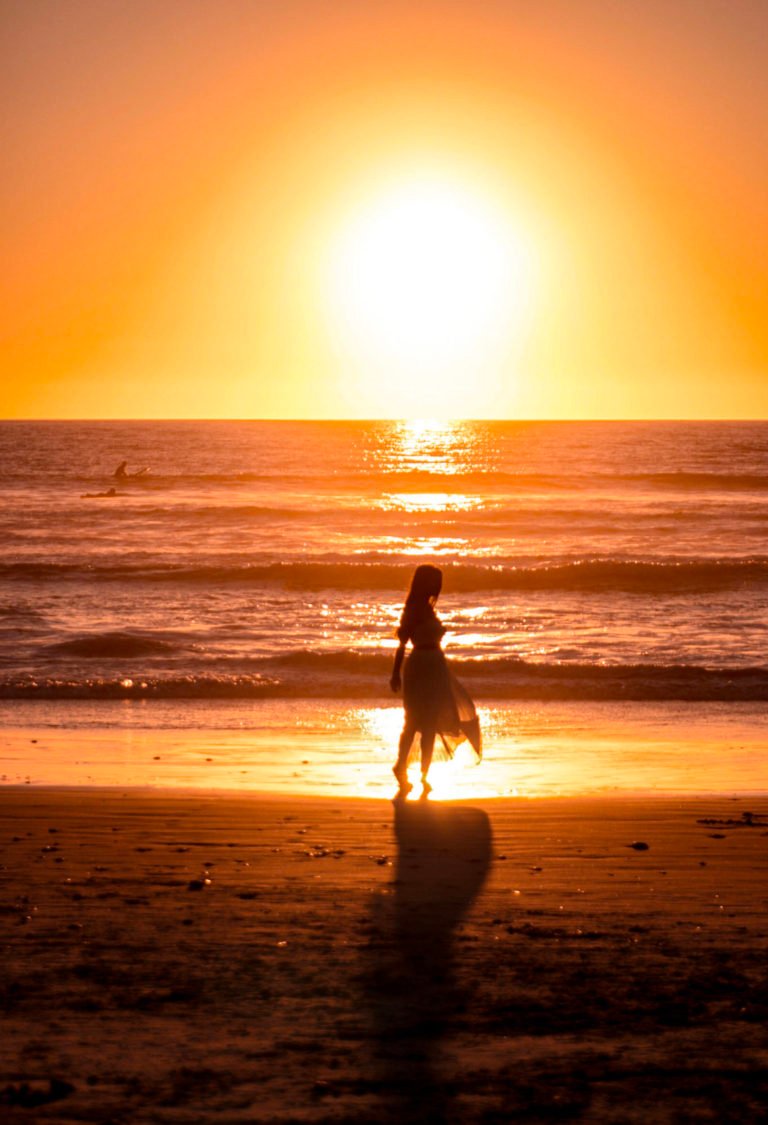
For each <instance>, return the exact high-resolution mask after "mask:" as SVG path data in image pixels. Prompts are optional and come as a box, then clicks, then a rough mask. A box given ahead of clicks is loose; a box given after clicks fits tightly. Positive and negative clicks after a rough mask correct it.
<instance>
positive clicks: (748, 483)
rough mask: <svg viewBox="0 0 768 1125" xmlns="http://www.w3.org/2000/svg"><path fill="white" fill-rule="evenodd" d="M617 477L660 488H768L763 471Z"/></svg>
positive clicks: (757, 489)
mask: <svg viewBox="0 0 768 1125" xmlns="http://www.w3.org/2000/svg"><path fill="white" fill-rule="evenodd" d="M605 479H607V480H610V479H615V480H623V481H637V482H638V483H641V484H650V485H655V486H657V487H658V488H677V489H680V490H689V489H690V490H696V489H711V490H714V491H716V492H741V491H746V492H764V491H766V490H767V489H768V476H766V475H765V474H763V473H686V472H675V473H617V474H616V477H615V478H611V477H606V478H605Z"/></svg>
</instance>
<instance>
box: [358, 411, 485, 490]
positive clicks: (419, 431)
mask: <svg viewBox="0 0 768 1125" xmlns="http://www.w3.org/2000/svg"><path fill="white" fill-rule="evenodd" d="M486 440H487V439H486V435H485V434H483V433H482V432H481V430H480V429H479V427H478V426H477V425H476V424H474V423H471V422H460V421H454V422H444V421H437V420H432V419H420V420H410V421H407V422H395V423H393V425H392V428H391V429H390V430H388V431H387V432H386V437H385V439H384V442H383V444H382V446H381V447H380V449H379V450H378V455H377V461H378V468H379V470H380V471H381V472H383V473H414V472H418V473H432V474H441V475H443V476H455V475H457V474H464V473H470V472H477V471H483V470H484V469H485V468H486V467H487V452H488V451H487V449H486Z"/></svg>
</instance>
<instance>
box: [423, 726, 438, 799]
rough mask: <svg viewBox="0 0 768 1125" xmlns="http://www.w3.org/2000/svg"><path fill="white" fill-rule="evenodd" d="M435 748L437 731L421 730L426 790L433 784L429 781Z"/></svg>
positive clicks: (424, 785)
mask: <svg viewBox="0 0 768 1125" xmlns="http://www.w3.org/2000/svg"><path fill="white" fill-rule="evenodd" d="M434 749H435V731H433V730H423V731H422V732H421V784H422V786H423V787H424V789H425V790H426V791H429V790H430V789H431V788H432V786H431V785H430V784H429V782H428V781H427V774H428V773H429V767H430V766H431V765H432V754H433V753H434Z"/></svg>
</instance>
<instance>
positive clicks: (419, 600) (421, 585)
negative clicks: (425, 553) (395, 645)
mask: <svg viewBox="0 0 768 1125" xmlns="http://www.w3.org/2000/svg"><path fill="white" fill-rule="evenodd" d="M442 587H443V572H442V570H440V569H439V567H436V566H432V564H431V563H422V564H421V566H417V567H416V569H415V570H414V572H413V578H412V579H411V588H410V590H409V591H408V595H407V597H406V599H405V605H404V606H403V615H402V617H401V618H400V629H399V630H398V633H400V632H401V631H402V630H403V629H407V628H408V626H412V625H414V624H415V623H416V622H417V621H419V620H421V619H422V618H423V617H424V615H425V614H426V613H427V612H428V610H430V609H431V608H432V606H433V605H434V604H435V602H436V601H437V599H438V597H439V596H440V591H441V589H442Z"/></svg>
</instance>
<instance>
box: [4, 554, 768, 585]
mask: <svg viewBox="0 0 768 1125" xmlns="http://www.w3.org/2000/svg"><path fill="white" fill-rule="evenodd" d="M442 567H443V572H444V575H445V588H446V589H448V590H452V591H457V592H467V593H471V592H481V591H487V592H490V591H493V590H509V591H524V590H529V591H535V590H569V591H584V592H590V593H602V592H605V593H608V592H612V591H617V592H629V593H638V594H662V593H669V594H688V593H699V592H703V591H709V590H723V589H727V588H729V587H735V586H744V585H754V584H764V583H766V582H768V559H766V558H762V557H760V558H742V559H729V558H725V559H684V560H678V561H674V560H672V561H670V560H666V561H659V562H655V561H652V560H636V559H610V558H608V559H577V560H572V561H569V562H562V563H542V564H533V565H530V566H508V565H490V566H480V565H472V564H463V563H442ZM412 570H413V563H412V562H408V563H399V562H398V563H379V562H376V563H369V562H359V563H358V562H355V563H347V562H337V561H333V562H322V561H318V562H286V563H268V564H265V565H262V564H257V563H254V564H252V565H249V564H246V565H216V564H211V565H202V566H200V565H198V566H185V565H183V564H172V563H169V564H159V565H152V564H135V565H132V564H126V565H120V564H116V565H109V564H96V565H93V566H82V565H80V564H77V563H30V562H25V563H6V564H2V565H0V578H6V579H19V580H22V579H27V580H35V581H49V580H50V581H55V580H58V579H72V580H75V579H77V580H80V581H88V582H93V581H119V582H129V581H142V582H178V583H208V584H222V583H249V584H250V583H253V584H262V585H270V584H274V585H279V586H283V587H286V588H289V589H298V590H322V589H338V590H391V591H402V590H404V589H405V588H406V587H407V586H408V582H409V581H410V576H411V573H412Z"/></svg>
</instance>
